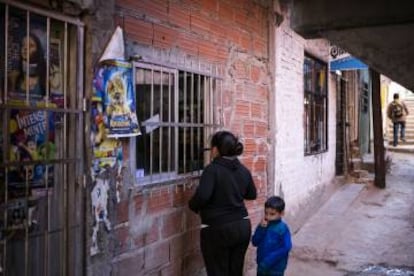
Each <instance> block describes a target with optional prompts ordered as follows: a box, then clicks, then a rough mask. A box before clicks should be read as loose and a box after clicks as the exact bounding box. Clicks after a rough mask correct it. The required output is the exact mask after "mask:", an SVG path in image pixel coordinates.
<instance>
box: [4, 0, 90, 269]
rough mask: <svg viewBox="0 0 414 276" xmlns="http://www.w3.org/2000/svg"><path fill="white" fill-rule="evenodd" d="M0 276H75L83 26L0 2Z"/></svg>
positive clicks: (80, 217) (79, 243)
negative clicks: (0, 275) (0, 273)
mask: <svg viewBox="0 0 414 276" xmlns="http://www.w3.org/2000/svg"><path fill="white" fill-rule="evenodd" d="M0 14H1V16H0V36H1V37H2V39H0V51H1V52H2V54H1V55H0V121H1V122H2V124H1V127H0V159H1V163H0V212H1V215H0V271H1V272H2V275H81V274H82V273H83V271H82V260H83V258H84V255H83V254H82V252H84V250H83V244H84V243H83V235H82V233H83V231H84V230H83V221H84V212H83V205H82V204H73V202H82V198H83V192H82V191H83V189H82V188H81V183H82V181H81V180H82V177H81V176H82V173H83V157H82V156H83V143H82V141H83V133H82V129H83V110H82V102H83V100H82V99H83V32H84V29H83V28H84V27H83V24H82V23H81V22H80V21H79V20H76V19H73V18H70V17H66V16H63V15H59V14H56V13H53V12H49V11H44V10H42V9H39V8H35V7H32V6H29V5H26V4H22V3H19V2H16V1H6V0H0Z"/></svg>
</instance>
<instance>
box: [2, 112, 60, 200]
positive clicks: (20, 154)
mask: <svg viewBox="0 0 414 276" xmlns="http://www.w3.org/2000/svg"><path fill="white" fill-rule="evenodd" d="M9 129H10V149H9V161H10V162H14V163H16V165H15V166H11V167H9V171H8V174H7V176H8V184H9V185H8V187H9V191H10V193H11V194H14V195H15V197H19V196H20V194H21V193H23V194H22V195H24V193H25V189H26V186H27V185H28V186H29V188H30V189H36V188H44V187H46V185H47V186H48V187H51V186H52V184H53V181H52V180H53V178H52V169H53V166H48V165H46V164H44V163H41V161H43V160H50V159H54V158H55V153H56V146H55V143H54V141H55V137H54V136H55V131H54V119H53V114H51V112H47V111H42V110H38V111H29V110H19V109H12V110H11V114H10V121H9ZM38 161H40V162H38ZM19 162H30V164H28V165H17V164H18V163H19ZM37 162H38V163H37ZM46 173H48V177H47V178H45V175H46ZM46 179H47V181H48V182H47V183H46Z"/></svg>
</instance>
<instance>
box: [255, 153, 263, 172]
mask: <svg viewBox="0 0 414 276" xmlns="http://www.w3.org/2000/svg"><path fill="white" fill-rule="evenodd" d="M265 170H266V160H265V159H264V158H263V157H259V158H258V159H257V160H256V161H255V162H254V171H255V172H265Z"/></svg>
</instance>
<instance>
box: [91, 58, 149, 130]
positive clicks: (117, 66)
mask: <svg viewBox="0 0 414 276" xmlns="http://www.w3.org/2000/svg"><path fill="white" fill-rule="evenodd" d="M94 89H95V95H94V100H95V101H97V102H100V103H101V104H102V106H101V109H102V110H99V111H98V112H102V120H103V122H102V123H103V125H104V127H105V134H106V135H105V136H106V137H114V138H118V137H131V136H137V135H140V134H141V133H140V131H139V128H138V119H137V115H136V109H135V97H134V93H133V85H132V66H131V64H130V63H129V62H124V61H118V60H106V61H103V62H101V64H100V66H99V68H98V70H97V74H96V76H95V79H94Z"/></svg>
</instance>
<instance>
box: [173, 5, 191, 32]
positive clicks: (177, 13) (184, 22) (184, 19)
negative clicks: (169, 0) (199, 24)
mask: <svg viewBox="0 0 414 276" xmlns="http://www.w3.org/2000/svg"><path fill="white" fill-rule="evenodd" d="M168 22H169V23H170V24H171V25H173V26H177V27H180V28H182V29H189V28H190V10H189V9H187V8H183V7H182V6H178V5H170V8H169V10H168Z"/></svg>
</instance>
